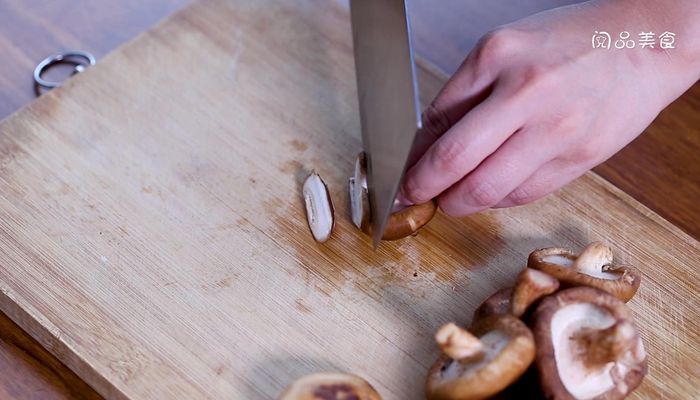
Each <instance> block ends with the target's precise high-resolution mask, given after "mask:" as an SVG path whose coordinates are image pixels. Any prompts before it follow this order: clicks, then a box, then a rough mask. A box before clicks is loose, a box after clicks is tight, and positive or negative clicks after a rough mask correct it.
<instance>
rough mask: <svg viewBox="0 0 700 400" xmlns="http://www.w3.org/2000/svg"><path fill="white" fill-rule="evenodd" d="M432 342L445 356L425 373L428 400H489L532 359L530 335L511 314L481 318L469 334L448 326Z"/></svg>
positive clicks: (453, 326)
mask: <svg viewBox="0 0 700 400" xmlns="http://www.w3.org/2000/svg"><path fill="white" fill-rule="evenodd" d="M435 339H436V341H437V342H438V345H440V347H441V348H442V349H443V351H444V352H445V353H444V354H443V355H442V356H440V358H439V359H438V360H437V361H436V362H435V364H433V367H432V368H431V369H430V372H429V373H428V381H427V384H426V395H427V398H428V399H429V400H435V399H445V400H447V399H454V400H457V399H459V400H476V399H485V398H488V397H490V396H492V395H494V394H496V393H498V392H500V391H501V390H503V389H504V388H506V387H507V386H508V385H510V384H511V383H513V382H515V380H516V379H518V377H520V375H522V374H523V373H524V372H525V371H526V370H527V368H528V367H529V366H530V364H531V363H532V361H533V360H534V358H535V341H534V339H533V337H532V332H530V329H528V327H527V326H526V325H525V324H524V323H523V322H522V321H520V320H519V319H517V318H515V317H513V316H512V315H493V316H491V317H487V318H484V319H481V320H479V321H478V322H477V323H476V324H475V325H474V327H473V328H472V333H471V334H470V333H469V332H467V331H465V330H463V329H461V328H458V327H456V326H455V325H454V324H448V325H446V326H444V327H443V328H442V329H440V330H439V331H438V334H437V335H436V337H435ZM448 354H451V355H453V356H454V357H456V358H453V357H450V356H449V355H448Z"/></svg>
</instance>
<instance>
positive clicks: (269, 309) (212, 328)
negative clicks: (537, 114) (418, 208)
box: [0, 0, 700, 399]
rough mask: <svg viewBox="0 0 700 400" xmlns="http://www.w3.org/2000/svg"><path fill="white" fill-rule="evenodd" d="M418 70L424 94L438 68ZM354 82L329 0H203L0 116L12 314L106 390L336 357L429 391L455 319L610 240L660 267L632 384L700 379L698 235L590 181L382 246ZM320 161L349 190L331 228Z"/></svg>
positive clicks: (2, 302) (657, 391) (644, 312)
mask: <svg viewBox="0 0 700 400" xmlns="http://www.w3.org/2000/svg"><path fill="white" fill-rule="evenodd" d="M273 22H274V23H273ZM201 59H207V60H208V61H209V62H208V63H207V64H202V63H200V62H198V60H201ZM163 65H168V66H169V68H163ZM423 72H426V73H428V75H424V76H423V78H422V82H423V84H424V88H425V89H426V90H425V93H426V94H425V95H426V97H429V94H430V92H431V91H432V90H435V89H436V87H437V85H438V84H439V83H440V82H441V81H442V79H444V77H440V76H432V77H431V76H430V75H429V72H427V71H423ZM183 76H186V77H187V79H185V80H183V78H182V77H183ZM431 87H432V89H431ZM354 90H355V89H354V78H353V71H352V59H351V52H350V37H349V27H348V25H347V19H346V17H345V14H344V12H342V9H340V8H339V7H334V6H331V5H329V4H328V3H327V2H322V1H320V0H318V1H311V0H309V1H300V2H297V3H295V4H294V5H293V6H292V5H287V4H286V2H282V1H279V2H275V1H257V2H225V1H223V0H220V1H205V2H201V3H197V4H196V5H194V6H193V7H191V8H188V9H187V11H186V12H182V13H179V14H177V15H176V16H175V17H174V18H172V19H171V20H170V21H169V22H167V23H166V24H164V25H161V26H159V27H158V28H157V29H155V30H154V31H151V32H150V33H148V34H146V35H145V36H143V37H141V38H140V39H139V40H137V41H136V42H134V43H131V44H130V45H128V46H126V47H124V48H122V49H120V50H119V51H117V52H116V53H114V54H112V55H110V56H108V57H107V58H105V59H104V60H103V62H102V63H100V65H98V66H97V67H95V68H93V69H91V70H89V71H87V72H86V73H84V74H82V75H81V76H78V77H76V78H74V79H73V80H71V82H70V83H69V84H67V85H66V86H65V87H64V88H62V89H59V90H56V91H53V92H51V93H49V94H47V95H45V96H44V97H43V98H42V99H40V100H39V101H37V102H36V103H34V104H33V105H32V106H31V107H29V108H26V109H25V110H23V111H21V112H20V113H18V114H16V115H14V116H13V117H10V118H9V119H7V120H6V121H5V122H4V123H3V124H2V125H0V131H1V132H2V134H1V135H0V169H2V180H0V248H2V251H1V252H0V257H2V258H0V282H2V283H1V284H2V287H1V289H2V290H1V293H2V295H1V296H0V308H2V309H3V310H4V311H5V312H7V313H8V315H10V316H11V317H12V319H14V320H15V321H17V322H18V323H19V324H20V325H21V326H22V327H23V328H24V329H26V330H27V331H28V332H29V333H31V334H32V335H33V336H34V337H36V338H37V339H38V341H39V342H40V343H41V344H42V345H44V346H46V347H47V348H48V349H49V350H50V351H51V352H52V353H54V354H56V355H57V356H58V358H59V359H60V360H61V361H63V362H65V363H66V364H67V365H68V366H70V367H71V368H72V369H73V370H75V371H77V372H78V373H79V375H80V376H81V377H83V378H84V379H85V380H86V381H87V383H89V384H90V385H91V386H93V387H94V388H96V389H97V390H98V392H100V393H102V394H103V395H106V396H108V397H115V398H120V397H121V398H149V397H151V398H164V397H173V396H177V397H193V398H198V397H214V398H222V397H228V398H241V397H243V398H248V397H271V396H274V395H276V394H277V393H278V392H279V390H280V389H281V388H282V387H283V386H285V385H286V384H287V383H289V381H291V380H292V379H294V378H295V377H298V376H299V375H301V374H303V373H306V372H310V371H314V370H319V369H343V370H349V371H353V372H356V373H359V374H361V375H363V376H366V377H368V378H369V379H370V380H371V381H372V382H373V383H374V384H375V385H376V386H377V387H378V388H379V389H380V391H382V392H383V394H384V395H385V396H386V398H389V399H391V398H416V397H420V393H422V392H421V387H422V379H423V378H422V377H423V376H424V374H425V369H426V368H427V366H428V365H429V364H430V363H431V362H432V360H433V358H434V357H435V356H436V355H437V349H436V348H435V346H434V345H433V344H432V341H431V336H432V333H433V332H434V330H435V328H436V327H437V326H438V325H439V324H441V323H442V322H445V321H447V320H453V319H454V320H457V321H458V322H462V323H467V322H468V320H469V315H470V314H471V311H472V310H473V308H474V307H475V306H476V305H477V304H478V303H479V302H480V301H481V300H483V299H484V298H485V297H486V296H487V295H488V294H489V293H490V292H492V291H494V290H495V289H496V288H498V287H500V286H503V285H506V284H508V283H510V282H512V280H513V278H514V274H515V272H516V271H518V270H519V269H520V268H521V267H522V265H523V264H524V262H525V258H526V256H527V253H528V252H529V251H530V250H532V249H533V248H535V247H539V246H544V245H550V244H560V245H569V246H573V247H579V246H581V245H583V244H584V243H585V242H587V241H589V240H593V239H605V240H607V241H609V242H611V243H612V244H613V245H614V246H615V247H616V248H617V249H618V250H619V254H618V255H619V257H620V258H621V259H622V260H623V261H625V262H628V263H632V264H635V265H638V266H639V267H640V268H641V269H642V271H643V273H644V275H645V283H643V285H642V289H641V291H640V293H639V295H638V296H637V297H636V298H635V300H634V301H633V302H632V308H633V309H634V311H635V314H636V315H637V318H638V321H639V324H640V326H642V330H643V333H644V338H645V340H646V343H647V347H648V350H649V353H650V355H651V371H650V376H649V377H648V378H647V380H646V381H645V383H644V385H643V387H642V388H641V390H640V392H639V393H638V394H636V395H635V396H636V398H645V397H646V398H660V397H673V398H693V396H694V395H696V394H697V392H696V390H697V388H696V387H695V386H694V385H693V383H692V379H693V377H694V375H693V374H694V371H697V368H698V366H699V364H698V363H699V362H700V355H699V354H698V349H697V346H698V344H700V343H699V340H700V338H699V337H698V332H700V329H699V328H700V327H699V326H698V307H697V292H696V288H697V285H698V283H700V282H698V278H697V277H696V275H695V274H694V270H695V269H696V268H697V267H698V259H699V258H698V256H700V248H699V247H698V243H697V242H696V241H695V240H693V239H692V238H690V237H689V236H687V235H685V234H683V233H682V232H681V231H679V230H678V229H676V228H675V227H674V226H672V225H671V224H669V223H667V222H666V221H664V220H663V219H661V218H659V217H658V216H656V215H655V214H654V213H652V212H650V211H649V210H648V209H647V208H645V207H643V206H642V205H640V204H638V203H637V202H635V201H634V200H633V199H631V198H630V197H629V196H627V195H625V194H624V193H622V192H621V191H619V190H617V189H615V188H613V187H612V186H611V185H609V184H608V183H606V182H605V181H603V180H602V179H600V178H598V177H596V176H595V175H587V176H585V177H584V178H582V179H581V180H579V181H577V182H576V183H575V184H573V185H572V186H570V187H569V188H567V189H566V190H564V191H562V192H560V193H558V194H556V195H555V196H551V197H549V198H548V199H546V200H543V201H540V202H538V203H536V204H534V205H532V206H528V207H523V208H518V209H512V210H506V211H503V210H501V211H493V212H487V213H483V214H479V215H477V216H474V217H472V218H468V219H464V220H453V219H447V218H443V217H441V216H440V217H438V218H437V219H436V220H435V221H434V222H433V223H432V224H431V225H430V227H429V228H428V229H426V230H425V231H424V232H423V233H422V234H421V235H420V236H419V237H417V238H415V239H412V240H408V241H403V242H399V243H391V244H385V245H383V246H382V247H381V248H380V250H379V251H378V252H377V253H373V252H371V251H370V246H369V241H368V239H367V238H365V237H363V236H362V235H360V234H359V233H358V232H357V231H356V230H355V229H354V228H352V227H351V225H350V224H349V221H348V217H347V215H346V214H347V201H346V199H345V196H344V194H345V185H346V177H347V176H348V175H349V173H350V171H351V166H352V158H353V154H354V153H355V152H356V151H357V150H358V149H359V147H360V146H359V132H358V130H359V126H358V125H359V124H358V118H357V111H356V104H355V92H354ZM76 116H78V118H76ZM311 168H316V169H317V170H318V171H319V172H321V173H322V174H323V176H324V177H325V178H326V180H327V183H328V184H329V186H330V188H331V190H332V191H333V193H335V196H334V197H335V199H334V200H335V201H336V206H337V209H338V225H337V228H336V232H335V235H334V238H333V239H332V241H330V242H329V243H328V244H327V245H317V244H315V243H314V242H313V241H312V240H311V237H310V236H309V235H308V232H307V228H306V223H305V221H304V216H303V213H304V212H303V207H302V205H301V200H300V198H299V195H298V189H299V183H300V179H301V178H302V177H303V175H304V174H305V173H307V172H308V171H309V170H310V169H311ZM392 366H395V367H394V368H391V367H392ZM387 367H389V368H387Z"/></svg>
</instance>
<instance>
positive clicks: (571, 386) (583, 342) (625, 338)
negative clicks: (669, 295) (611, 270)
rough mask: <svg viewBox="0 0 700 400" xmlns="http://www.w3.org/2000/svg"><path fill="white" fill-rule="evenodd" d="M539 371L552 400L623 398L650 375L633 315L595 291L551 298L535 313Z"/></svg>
mask: <svg viewBox="0 0 700 400" xmlns="http://www.w3.org/2000/svg"><path fill="white" fill-rule="evenodd" d="M533 317H534V321H535V323H534V329H533V333H534V335H535V339H536V342H537V361H536V364H537V368H538V371H539V376H540V383H541V385H542V390H543V391H544V394H545V396H546V398H548V399H606V400H614V399H622V398H624V397H625V396H626V395H627V394H629V393H630V392H632V390H634V389H635V388H636V387H637V386H639V384H640V383H641V381H642V379H643V378H644V375H646V373H647V356H646V353H645V351H644V345H643V344H642V340H641V338H640V336H639V333H638V332H637V330H636V328H635V327H634V325H633V324H632V312H631V311H630V309H629V308H628V307H627V306H626V305H625V303H623V302H622V301H620V300H619V299H617V298H616V297H614V296H612V295H610V294H608V293H607V292H604V291H602V290H599V289H596V288H592V287H576V288H571V289H566V290H562V291H560V292H558V293H556V294H554V295H551V296H548V297H546V298H545V299H544V300H543V301H542V302H541V303H540V305H539V306H538V307H537V310H536V311H535V313H534V315H533Z"/></svg>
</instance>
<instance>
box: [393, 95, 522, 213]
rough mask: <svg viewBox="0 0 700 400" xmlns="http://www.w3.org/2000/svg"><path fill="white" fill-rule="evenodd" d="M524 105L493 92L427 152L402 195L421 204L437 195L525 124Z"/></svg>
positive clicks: (410, 172) (404, 184) (411, 172)
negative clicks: (519, 105)
mask: <svg viewBox="0 0 700 400" xmlns="http://www.w3.org/2000/svg"><path fill="white" fill-rule="evenodd" d="M523 120H524V115H523V110H522V108H518V107H515V106H514V105H513V102H512V101H509V100H508V99H506V98H502V97H501V96H498V95H496V94H495V93H492V94H491V96H489V98H487V99H486V100H485V101H483V102H482V103H481V104H479V105H478V106H476V107H474V108H473V109H472V110H471V111H469V112H468V113H467V114H466V115H465V116H464V117H463V118H462V119H461V120H459V122H457V123H456V124H455V125H453V126H452V127H451V128H450V129H449V130H448V131H447V132H446V133H445V134H444V135H442V136H441V137H440V138H439V139H438V140H437V141H435V143H433V144H432V145H431V146H430V148H429V149H428V150H427V151H426V152H425V154H423V156H422V157H421V158H420V159H419V160H418V162H417V163H416V164H415V165H414V166H413V167H411V168H410V169H409V170H408V171H407V172H406V175H405V176H404V179H403V182H402V185H401V187H400V189H399V197H400V198H401V199H402V200H403V201H404V202H408V203H413V204H419V203H423V202H426V201H428V200H430V199H433V198H435V197H437V196H438V195H439V194H440V193H442V192H443V191H445V190H446V189H448V188H449V187H450V186H452V185H453V184H455V183H456V182H457V181H459V180H460V179H462V178H463V177H464V176H465V175H467V174H468V173H469V172H471V171H472V170H474V169H475V168H476V167H477V166H478V165H479V164H480V163H481V162H482V161H483V160H485V159H486V158H487V157H488V156H489V155H491V154H492V153H493V152H494V151H496V150H497V149H498V147H499V146H500V145H501V144H503V143H504V142H505V141H506V139H508V137H510V136H511V135H512V134H513V133H514V132H515V131H517V130H518V129H519V128H520V127H521V126H522V121H523Z"/></svg>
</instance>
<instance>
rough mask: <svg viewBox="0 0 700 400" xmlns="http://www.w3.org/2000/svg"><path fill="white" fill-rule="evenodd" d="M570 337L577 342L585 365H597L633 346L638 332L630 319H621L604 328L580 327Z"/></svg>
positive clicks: (610, 359) (617, 357)
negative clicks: (579, 329) (580, 328)
mask: <svg viewBox="0 0 700 400" xmlns="http://www.w3.org/2000/svg"><path fill="white" fill-rule="evenodd" d="M572 339H573V340H575V341H576V342H578V349H579V354H580V355H581V359H582V360H583V361H584V363H585V365H586V366H597V365H603V364H606V363H609V362H612V361H615V360H617V359H619V358H620V357H621V355H622V354H623V353H625V352H626V351H628V350H630V349H631V348H632V347H634V346H635V344H636V343H637V340H638V334H637V330H636V329H635V328H634V325H632V323H631V322H630V321H628V320H626V319H622V320H619V321H617V322H615V323H614V324H613V325H611V326H610V327H608V328H606V329H590V328H588V329H582V330H581V331H579V332H577V333H576V334H575V335H574V336H573V337H572Z"/></svg>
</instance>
